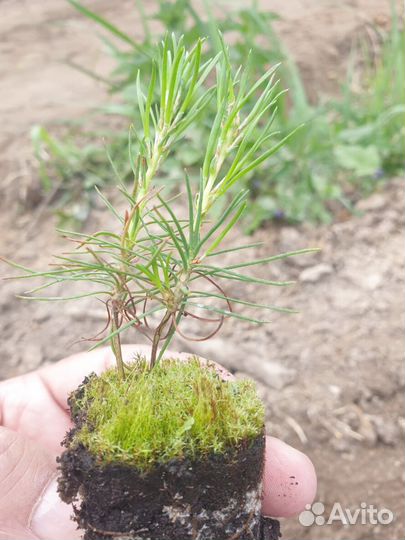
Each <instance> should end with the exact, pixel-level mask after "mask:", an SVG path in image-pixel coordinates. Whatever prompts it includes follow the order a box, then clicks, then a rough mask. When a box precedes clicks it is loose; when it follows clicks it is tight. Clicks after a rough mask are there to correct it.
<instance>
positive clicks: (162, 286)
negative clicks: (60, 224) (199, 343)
mask: <svg viewBox="0 0 405 540" xmlns="http://www.w3.org/2000/svg"><path fill="white" fill-rule="evenodd" d="M220 39H221V42H222V38H221V37H220ZM203 46H204V41H203V40H201V39H200V40H198V41H197V42H196V44H195V45H194V47H193V48H192V49H191V50H187V49H186V48H185V46H184V44H183V40H182V39H179V40H176V38H175V37H174V36H167V37H166V38H165V40H164V41H163V43H161V45H160V46H159V48H158V53H157V55H156V60H155V62H154V64H153V69H152V72H151V74H150V79H149V82H148V84H146V85H145V82H144V81H141V80H140V77H138V80H137V81H136V88H137V98H138V107H139V112H140V117H141V125H139V126H134V127H133V128H132V129H131V132H130V141H129V148H130V151H129V159H130V161H131V165H132V168H133V173H134V181H133V184H132V186H130V187H128V186H127V185H125V184H124V183H123V182H120V181H119V186H118V188H119V190H120V192H121V194H122V196H123V198H124V200H125V204H126V209H125V211H124V212H123V213H122V214H121V213H120V211H119V210H118V208H116V207H114V206H113V204H112V203H111V202H110V201H109V200H108V199H107V198H106V197H105V196H104V195H103V194H102V193H100V192H99V195H100V197H101V198H102V200H103V201H104V203H105V204H106V205H107V207H108V208H109V210H110V211H111V212H112V214H113V216H114V218H115V219H116V225H117V226H116V227H115V228H112V229H111V230H102V231H98V232H95V233H94V234H86V233H79V232H69V233H67V232H66V231H62V233H63V234H64V235H65V236H66V237H68V238H69V239H70V240H71V241H72V242H73V243H74V244H75V249H74V250H73V251H72V252H69V253H67V254H64V255H61V256H58V257H57V264H56V265H52V267H51V269H48V270H45V271H42V272H37V271H33V270H30V269H29V268H26V267H24V266H21V265H19V264H16V263H10V264H12V265H13V266H15V267H17V268H18V269H20V270H21V271H22V274H21V275H20V276H19V277H20V278H23V279H27V278H44V279H45V282H44V283H43V284H41V285H40V286H39V287H36V288H34V289H31V290H30V291H28V292H27V294H26V295H25V297H27V298H30V299H31V298H37V299H42V300H45V299H49V300H67V299H79V298H82V297H88V296H94V297H95V298H97V299H99V300H101V301H102V302H103V303H104V304H105V307H106V325H105V328H104V330H103V331H102V332H101V333H100V334H99V335H98V336H97V337H96V339H97V341H96V345H95V347H98V346H100V345H102V344H106V343H109V344H110V346H111V348H112V351H113V353H114V356H115V359H116V369H115V370H108V371H107V372H106V373H105V374H103V375H101V376H99V377H96V376H95V375H93V376H90V378H88V379H86V380H85V381H84V383H83V385H81V386H80V387H79V388H78V390H76V391H75V392H73V394H72V395H71V396H70V398H69V405H70V408H71V416H72V420H73V422H74V424H75V428H74V429H73V431H72V432H70V433H69V434H68V436H67V438H66V439H65V441H64V444H65V446H66V447H67V450H65V452H64V454H63V455H62V457H61V458H60V470H61V479H60V482H59V489H60V494H61V497H62V499H63V500H65V501H66V502H72V501H75V500H76V501H77V493H78V492H79V491H80V496H81V498H82V501H84V502H83V504H82V505H81V506H78V505H76V506H75V508H74V512H75V519H76V521H77V522H78V523H79V526H80V527H82V528H84V529H85V531H86V532H85V536H84V538H86V539H89V540H94V539H97V538H104V539H106V538H107V539H109V538H111V539H112V538H115V537H117V536H120V535H121V536H123V537H125V538H129V539H132V538H137V539H144V538H145V539H146V538H149V539H158V538H159V540H169V539H171V538H184V539H188V538H190V539H198V540H219V539H221V540H224V538H239V539H240V540H244V539H245V538H246V539H247V538H257V539H258V538H261V537H262V535H263V534H264V533H263V522H262V521H261V520H262V518H261V517H260V498H261V475H262V468H263V449H264V412H263V406H262V404H261V402H260V400H259V399H258V397H257V395H256V393H255V390H254V386H253V385H252V384H251V383H249V382H248V381H223V380H221V377H220V375H219V374H218V372H217V371H215V369H213V368H212V364H209V363H208V364H203V363H201V362H200V361H198V360H197V359H194V360H192V361H190V362H189V363H184V362H183V363H182V362H179V361H178V360H177V359H176V358H171V359H170V360H167V359H165V361H164V362H163V361H162V358H163V356H164V355H165V353H166V351H167V349H168V347H169V345H170V343H171V341H172V339H173V337H174V335H175V334H176V332H177V333H179V334H180V335H181V336H183V337H185V338H188V339H194V340H202V339H208V338H209V337H211V336H213V335H215V334H216V333H217V332H218V331H219V329H220V328H221V326H222V324H223V323H224V321H225V319H227V318H230V317H234V318H237V319H241V320H243V321H248V322H251V323H255V324H261V323H263V322H266V320H265V319H262V318H260V315H257V317H253V316H250V315H246V314H244V313H243V308H244V307H249V309H251V308H254V309H256V310H258V311H286V312H290V311H292V310H290V309H285V308H284V309H283V308H278V307H275V306H273V305H267V304H258V303H255V302H250V301H249V300H248V299H243V298H239V297H233V296H228V295H227V294H226V292H225V290H226V283H227V282H232V283H233V284H257V285H260V286H283V285H288V284H289V283H290V282H286V281H273V280H270V279H264V278H258V277H253V276H251V275H249V274H248V273H245V272H244V271H245V269H248V268H250V267H253V266H257V265H266V264H268V263H271V262H273V261H276V260H279V259H283V258H285V257H290V256H293V255H298V254H303V253H308V252H310V251H313V250H311V249H303V250H300V251H294V252H289V253H282V254H278V255H269V256H268V257H265V258H261V259H252V258H247V259H245V257H244V255H245V254H246V253H248V250H249V248H253V247H255V246H257V244H253V243H251V244H249V243H247V244H245V245H241V244H239V243H237V244H236V245H233V246H232V245H231V244H229V243H228V238H227V237H228V236H229V235H230V233H231V232H232V230H234V229H235V226H236V225H237V224H238V222H239V220H240V219H241V217H242V215H243V212H244V211H245V208H246V199H247V196H248V192H247V191H246V189H241V188H239V187H238V186H239V185H240V183H239V181H240V180H241V179H243V178H244V177H246V176H247V175H251V174H254V171H255V169H256V168H257V167H258V166H259V165H260V164H261V163H262V162H263V161H265V160H266V159H267V158H268V157H269V156H271V155H272V154H273V153H274V152H276V151H277V150H278V149H279V148H280V146H281V145H282V144H283V143H284V142H285V141H286V139H287V138H288V137H290V136H291V135H292V134H290V135H289V136H288V137H287V138H285V139H284V140H283V141H281V142H277V143H276V144H274V145H273V144H272V136H273V135H274V132H273V131H272V124H273V120H274V118H275V115H276V112H277V100H278V98H279V96H280V95H281V94H282V93H283V92H284V91H283V90H280V89H279V87H278V81H277V80H276V68H277V66H275V67H272V68H271V69H269V71H267V72H266V73H265V74H263V76H262V77H261V78H260V79H259V80H257V82H256V83H255V84H254V85H253V86H248V81H251V77H250V74H249V69H250V68H249V64H248V65H247V66H246V67H244V68H242V67H241V68H240V69H239V70H238V71H237V72H236V73H233V72H232V69H231V64H230V61H229V53H228V50H227V48H226V46H225V45H224V43H223V42H222V51H221V53H220V54H218V55H217V56H215V57H213V58H211V59H210V60H208V61H206V62H202V60H201V51H202V48H203ZM208 83H209V84H211V85H209V84H208ZM207 87H208V88H207ZM252 96H255V105H254V106H253V107H250V108H247V107H246V105H247V104H248V103H251V102H252ZM210 101H214V102H215V103H216V116H215V120H214V122H213V125H212V129H211V133H210V137H209V140H208V142H207V146H206V148H205V155H204V160H203V162H202V163H201V169H200V174H199V180H198V182H195V181H192V180H191V179H190V178H189V176H188V175H187V172H186V171H185V172H184V190H183V193H180V195H178V196H175V197H173V196H172V189H171V186H164V187H159V185H158V178H159V170H160V169H161V167H162V164H163V163H164V161H165V160H166V159H167V158H168V156H169V155H170V152H171V150H172V149H173V147H174V146H175V145H176V144H187V134H188V132H189V130H190V129H192V126H193V124H195V123H196V122H200V121H204V110H205V108H206V106H207V104H208V103H209V102H210ZM253 132H254V133H256V134H257V137H256V139H255V142H254V143H253V144H252V133H253ZM118 180H119V179H118ZM244 185H246V184H244ZM182 197H183V198H184V203H185V204H184V203H183V204H182V202H181V200H182ZM184 208H185V209H186V210H185V211H183V210H184ZM225 239H227V242H226V244H224V241H225ZM228 253H236V254H239V256H240V258H239V262H234V263H232V264H230V263H227V262H226V261H227V257H224V256H225V255H227V254H228ZM72 281H73V282H76V281H77V282H85V283H88V284H89V287H91V288H90V290H87V291H86V292H84V293H83V292H82V293H78V294H77V295H76V296H73V297H44V296H38V293H40V291H43V290H44V289H46V288H48V287H52V286H54V285H56V284H60V283H63V282H69V283H70V282H72ZM40 294H42V293H40ZM249 313H250V312H249ZM184 317H191V318H193V319H195V320H196V321H197V324H198V326H199V327H202V328H204V327H205V326H207V328H208V330H207V329H206V330H202V331H201V332H202V334H201V335H200V334H199V335H197V336H188V335H186V334H185V332H184V331H183V330H182V320H183V318H184ZM152 320H153V321H154V322H153V323H152ZM130 328H136V329H138V330H139V331H140V332H142V333H143V334H144V335H145V336H147V338H148V339H149V340H150V342H151V347H150V357H149V358H138V360H137V361H135V362H132V363H130V364H128V363H126V362H125V361H124V357H123V352H122V346H121V339H122V335H123V332H125V331H127V330H128V329H130ZM83 453H84V454H85V457H83ZM218 455H219V456H221V458H220V459H219V458H218ZM213 456H214V457H213ZM215 456H217V457H215ZM185 465H186V468H184V466H185ZM173 471H174V472H173ZM185 471H188V472H187V473H186V472H185ZM190 471H191V472H190ZM213 478H216V480H215V481H213ZM221 482H223V484H224V486H226V487H224V488H223V489H224V490H225V491H224V493H223V496H222V495H221V496H220V497H219V498H218V493H221V488H220V487H219V485H216V483H217V484H218V483H219V484H221ZM183 484H184V485H183ZM190 484H191V485H192V486H194V489H195V490H201V493H200V496H199V497H197V498H196V497H195V496H192V494H191V493H190ZM221 485H222V484H221ZM168 486H169V487H170V486H171V488H170V489H169V487H168ZM112 494H113V495H112ZM118 494H119V495H118ZM213 497H214V499H213ZM117 508H118V510H119V515H118V514H117V513H116V512H117ZM179 516H180V517H179ZM273 533H274V534H273V538H276V537H277V530H276V529H274V531H273ZM270 537H271V536H266V538H270Z"/></svg>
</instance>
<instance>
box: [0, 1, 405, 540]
mask: <svg viewBox="0 0 405 540" xmlns="http://www.w3.org/2000/svg"><path fill="white" fill-rule="evenodd" d="M262 3H263V4H266V6H268V7H269V9H272V10H274V11H276V12H278V13H279V14H280V15H281V16H282V17H283V19H282V20H281V21H280V22H279V23H278V29H279V31H280V32H281V34H282V36H283V38H284V39H285V41H286V43H287V46H288V47H289V49H290V51H291V52H292V53H293V55H294V56H295V58H296V59H297V61H298V63H299V65H300V68H301V69H302V72H303V74H304V78H305V80H306V82H307V84H308V88H309V90H310V92H311V95H313V96H314V95H317V94H320V93H328V92H329V93H330V92H336V90H337V80H338V78H339V76H340V74H341V73H342V72H343V69H344V64H345V60H346V59H347V54H348V51H349V49H350V43H351V41H352V40H353V39H354V38H355V37H356V35H358V33H360V32H363V31H365V28H366V27H367V25H370V24H378V25H386V24H387V23H388V21H389V2H388V0H387V1H381V0H346V1H343V0H342V1H341V2H335V1H334V2H332V1H328V0H324V1H322V2H319V1H318V0H289V1H288V2H285V1H281V0H274V1H272V2H270V1H269V0H267V2H265V0H262ZM145 4H146V3H145ZM89 5H91V6H94V7H95V8H97V9H98V10H99V11H101V12H103V13H104V14H108V15H109V16H110V17H112V18H113V20H115V21H116V22H119V23H120V24H121V25H122V26H124V27H126V28H127V29H129V28H131V27H132V28H134V31H135V33H136V32H137V31H139V24H138V22H137V21H136V20H135V18H134V16H133V11H132V6H133V4H132V1H120V2H108V1H104V0H93V1H91V2H89ZM149 8H150V4H149V3H148V9H149ZM0 14H1V17H0V72H1V74H2V77H1V81H0V95H1V102H0V114H1V131H0V160H1V163H0V170H1V176H0V177H1V181H0V182H1V183H0V190H1V199H0V204H1V213H0V226H1V231H2V232H1V237H0V251H1V254H2V255H5V256H12V257H13V258H14V259H16V260H18V261H19V262H22V263H25V264H29V265H31V266H38V267H41V265H42V267H43V266H44V265H45V264H46V263H47V262H48V260H49V256H50V254H51V253H55V252H58V251H60V249H61V242H60V240H59V239H57V237H56V234H55V232H54V220H53V218H52V216H51V215H49V214H47V213H46V212H45V213H43V214H42V215H41V217H40V219H38V217H37V216H38V214H37V212H38V209H37V208H30V207H29V205H28V206H27V198H26V194H27V193H30V192H31V191H32V190H34V191H35V186H36V185H37V184H36V182H37V180H36V175H35V170H34V168H33V166H32V150H31V147H30V144H29V139H28V135H27V134H28V132H29V129H30V127H31V126H32V125H33V124H34V123H37V122H41V123H45V124H46V125H48V126H49V125H51V124H52V122H55V121H57V120H60V119H63V118H78V117H79V116H80V115H81V114H82V113H83V111H86V110H87V109H88V108H89V107H90V106H93V105H96V104H97V103H100V102H101V101H102V99H103V98H104V91H103V89H102V88H101V87H99V86H98V85H97V84H96V83H94V82H93V81H91V80H89V79H87V78H86V77H85V76H84V75H81V74H79V73H77V72H74V71H73V70H71V69H70V68H68V67H67V66H66V65H65V64H64V63H63V62H64V61H65V60H74V61H80V62H83V63H85V64H86V65H88V66H90V67H97V68H100V69H101V70H104V69H108V60H106V59H105V57H104V56H103V55H102V54H101V53H100V46H99V42H98V40H97V37H96V36H95V35H94V32H93V28H92V26H91V25H90V24H89V23H88V22H87V21H86V20H84V19H83V18H82V17H80V16H78V15H77V14H76V13H75V12H74V11H72V10H71V9H70V7H69V6H68V5H67V3H66V2H64V1H63V0H30V1H24V0H19V2H16V1H15V0H0ZM402 190H403V186H402V182H401V181H400V180H398V179H397V180H393V181H392V182H390V183H388V184H386V185H385V186H384V187H381V189H380V190H379V191H377V193H376V194H374V195H373V196H372V197H371V198H369V199H368V200H366V201H362V202H361V203H359V205H358V210H359V213H358V215H356V216H353V217H347V219H346V220H345V221H340V222H337V223H335V224H334V225H332V226H329V227H317V228H314V227H306V226H303V227H299V228H292V227H271V228H268V229H266V230H262V231H260V232H258V233H257V234H256V236H257V238H258V239H261V240H263V241H264V245H263V247H261V248H260V250H258V251H259V254H264V253H268V252H269V251H270V252H278V251H280V250H290V249H293V248H298V247H307V246H318V247H321V248H322V252H321V254H319V255H312V256H310V257H306V258H304V257H303V258H301V259H297V260H295V261H289V262H285V263H283V264H280V265H277V266H274V267H272V268H271V270H270V272H271V274H272V275H273V276H277V277H278V276H282V277H283V278H293V279H297V285H296V286H294V287H293V288H291V289H289V290H285V289H284V290H281V291H280V290H278V289H277V290H274V289H273V290H270V291H268V292H264V291H263V290H257V289H253V288H248V289H245V290H244V291H238V292H239V293H242V294H244V295H246V297H249V298H253V299H254V298H256V299H260V301H262V302H263V301H264V300H268V301H269V302H271V303H276V302H278V303H279V304H280V305H292V306H294V307H296V308H298V309H299V310H300V314H299V315H294V316H277V317H275V318H274V322H273V323H272V324H271V325H269V326H267V327H262V328H255V329H252V328H249V327H248V326H246V325H245V324H243V323H238V324H235V323H229V324H228V325H227V326H226V328H225V330H224V331H223V333H222V334H221V335H220V336H219V337H217V338H215V339H214V340H213V341H212V342H207V343H204V344H202V345H201V346H200V348H199V349H197V348H194V349H193V350H196V351H197V352H201V353H202V354H204V355H205V356H210V357H212V358H213V359H215V360H218V361H221V362H222V363H223V364H225V365H226V366H227V367H229V368H230V369H231V370H232V371H234V372H235V373H237V374H238V376H245V375H246V374H247V375H249V376H252V377H254V378H255V379H256V380H257V381H258V385H259V389H260V392H261V393H262V395H263V397H264V398H265V400H266V403H267V405H268V428H269V431H271V432H272V433H273V434H275V435H277V436H280V437H283V438H284V439H285V440H286V441H288V442H289V443H291V444H294V445H296V446H298V447H299V448H301V449H303V450H304V451H305V452H307V453H308V454H309V455H310V456H311V458H312V459H313V461H314V463H315V466H316V468H317V470H318V474H319V493H318V497H317V499H318V500H319V501H322V502H323V503H324V504H325V506H326V512H328V511H329V510H330V509H331V508H332V506H333V503H335V502H339V503H341V505H342V507H344V508H349V509H352V510H354V509H356V508H358V507H359V505H360V504H361V503H362V502H365V503H367V505H371V504H373V505H375V506H377V507H378V508H383V507H386V508H389V509H390V510H391V511H393V512H394V514H395V519H394V522H393V523H392V524H391V525H386V526H372V525H370V524H365V525H361V524H357V525H355V526H350V527H343V526H342V525H341V524H335V525H330V526H326V525H325V526H322V527H320V526H315V525H314V526H312V527H307V528H305V527H303V526H301V525H300V524H299V523H298V520H297V519H290V520H287V521H286V522H285V523H284V537H285V538H286V539H287V538H291V539H292V538H294V539H296V540H297V539H300V538H305V539H328V540H331V539H336V540H337V539H344V540H355V539H372V538H374V539H381V540H383V539H384V540H388V539H389V540H394V539H395V540H397V539H398V540H399V539H401V538H403V537H404V535H405V531H404V492H403V483H404V463H403V458H404V443H403V439H404V429H405V421H404V418H403V414H404V384H405V382H404V370H403V364H402V354H403V340H402V330H403V307H404V306H403V301H402V293H403V263H404V244H403V232H402V229H403V205H402ZM107 219H109V217H108V216H107V214H106V212H105V211H104V210H103V209H101V208H96V209H95V210H94V212H93V214H92V219H91V223H89V225H88V226H89V227H90V228H91V229H93V228H94V227H97V226H98V224H100V223H101V222H103V223H104V227H105V221H106V220H107ZM266 272H268V270H264V269H263V270H262V271H261V273H262V274H263V273H266ZM2 273H4V272H2ZM0 290H1V294H0V310H1V338H2V347H1V361H0V379H1V378H7V377H10V376H13V375H16V374H19V373H23V372H25V371H27V370H30V369H34V368H36V367H38V366H39V365H42V364H44V363H47V362H54V361H57V360H58V359H60V358H61V357H63V356H65V355H66V354H68V353H71V352H72V353H73V352H75V351H77V350H80V349H83V348H85V345H83V344H81V345H80V344H79V345H73V346H70V344H71V342H72V341H73V340H74V339H76V338H77V337H80V336H91V335H93V334H95V333H96V332H97V330H98V329H99V327H100V325H101V324H102V321H101V319H100V317H102V313H101V312H100V310H99V308H98V306H94V305H92V304H87V303H85V304H84V305H69V304H64V305H63V306H62V307H61V306H60V305H55V304H42V303H37V304H28V303H24V302H22V301H19V300H16V299H15V297H14V294H15V293H16V292H21V291H22V290H24V287H23V284H22V283H18V282H17V283H15V282H12V283H10V282H3V283H0ZM228 292H229V293H230V295H232V293H235V292H236V291H232V290H229V291H228ZM265 296H266V298H264V297H265ZM191 330H192V329H191ZM136 339H137V336H136V335H134V336H133V338H132V340H133V341H135V340H136ZM177 346H178V347H179V348H180V349H183V350H191V344H190V343H187V342H181V341H178V343H177Z"/></svg>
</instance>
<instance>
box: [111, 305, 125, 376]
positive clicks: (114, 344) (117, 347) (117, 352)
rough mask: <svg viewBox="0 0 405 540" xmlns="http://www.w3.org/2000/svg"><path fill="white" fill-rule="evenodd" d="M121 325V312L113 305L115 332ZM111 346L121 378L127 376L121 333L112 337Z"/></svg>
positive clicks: (112, 326) (112, 322)
mask: <svg viewBox="0 0 405 540" xmlns="http://www.w3.org/2000/svg"><path fill="white" fill-rule="evenodd" d="M119 327H120V324H119V313H118V311H117V309H116V308H115V307H113V316H112V319H111V330H112V331H113V332H115V331H116V330H118V329H119ZM111 348H112V350H113V353H114V356H115V360H116V362H117V370H118V374H119V376H120V377H121V379H124V377H125V371H124V361H123V359H122V349H121V338H120V335H119V334H116V335H115V336H113V337H112V338H111Z"/></svg>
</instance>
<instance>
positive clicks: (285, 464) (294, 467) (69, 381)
mask: <svg viewBox="0 0 405 540" xmlns="http://www.w3.org/2000/svg"><path fill="white" fill-rule="evenodd" d="M147 349H148V348H147V347H143V346H133V345H128V346H124V347H123V351H124V355H125V358H126V359H130V358H131V357H133V356H134V354H135V353H136V352H142V351H143V352H147ZM182 356H183V357H187V356H189V355H185V354H183V355H182ZM113 361H114V360H113V356H112V353H111V350H110V349H99V350H97V351H93V352H91V353H82V354H76V355H74V356H71V357H69V358H66V359H65V360H62V361H61V362H58V363H57V364H53V365H50V366H47V367H45V368H43V369H40V370H38V371H34V372H32V373H28V374H27V375H22V376H20V377H15V378H13V379H9V380H7V381H4V382H2V383H0V540H33V539H36V540H38V539H41V540H75V539H78V538H80V537H81V533H80V531H79V530H77V529H76V524H75V523H74V522H73V521H72V520H71V519H70V515H71V513H72V509H71V507H70V505H67V504H64V503H63V502H62V501H61V500H60V499H59V496H58V494H57V492H56V485H57V484H56V476H57V470H56V461H55V458H56V456H57V455H59V454H60V453H61V448H60V441H61V440H62V439H63V437H64V435H65V433H66V431H68V429H70V427H71V423H70V419H69V414H68V409H67V404H66V398H67V395H68V394H69V393H70V392H71V391H72V390H74V389H75V388H76V387H77V386H78V385H79V384H80V383H81V382H82V380H83V378H84V377H85V375H87V374H88V373H90V372H91V371H94V372H96V373H100V372H102V371H103V370H104V369H106V368H107V367H109V366H111V365H112V363H113ZM291 477H294V481H293V482H292V481H291ZM315 493H316V475H315V471H314V467H313V465H312V463H311V461H310V460H309V458H308V457H307V456H305V455H304V454H303V453H302V452H299V451H298V450H295V449H294V448H292V447H291V446H289V445H287V444H285V443H284V442H282V441H280V440H279V439H275V438H274V437H267V441H266V462H265V471H264V494H263V506H262V509H263V513H264V515H266V516H272V517H290V516H293V515H295V514H298V513H299V512H300V511H301V510H303V509H304V507H305V505H306V504H308V503H311V502H312V500H313V499H314V497H315Z"/></svg>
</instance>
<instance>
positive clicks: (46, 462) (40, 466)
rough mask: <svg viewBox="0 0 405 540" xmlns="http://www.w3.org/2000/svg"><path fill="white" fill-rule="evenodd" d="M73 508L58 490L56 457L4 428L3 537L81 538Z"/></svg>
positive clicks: (0, 450)
mask: <svg viewBox="0 0 405 540" xmlns="http://www.w3.org/2000/svg"><path fill="white" fill-rule="evenodd" d="M71 511H72V509H71V507H70V506H69V505H66V504H64V503H63V502H62V501H61V500H60V499H59V496H58V494H57V492H56V464H55V461H54V458H53V457H52V456H51V455H48V454H47V453H46V452H45V450H44V449H43V448H42V447H40V446H38V445H36V444H35V443H33V442H32V441H30V440H29V439H26V438H25V437H23V436H22V435H19V434H18V433H16V432H15V431H12V430H10V429H7V428H4V427H0V540H17V539H18V540H34V539H35V540H38V539H41V540H55V538H57V539H58V540H74V539H76V538H80V534H79V532H78V531H77V530H76V526H75V524H74V523H73V522H72V521H71V520H70V514H71Z"/></svg>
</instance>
